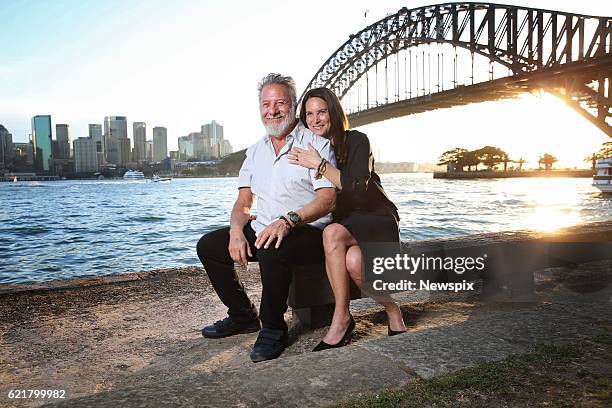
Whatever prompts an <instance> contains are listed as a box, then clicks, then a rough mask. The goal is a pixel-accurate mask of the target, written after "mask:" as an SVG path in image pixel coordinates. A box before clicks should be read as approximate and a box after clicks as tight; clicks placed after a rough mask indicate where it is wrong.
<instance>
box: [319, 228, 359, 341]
mask: <svg viewBox="0 0 612 408" xmlns="http://www.w3.org/2000/svg"><path fill="white" fill-rule="evenodd" d="M356 244H357V241H355V238H353V236H352V235H351V233H350V232H349V231H348V230H347V229H346V228H345V227H344V226H343V225H341V224H330V225H328V226H327V227H325V229H324V230H323V247H324V249H325V270H326V271H327V278H328V279H329V284H330V285H331V288H332V291H333V292H334V299H335V302H336V305H335V307H334V316H333V318H332V322H331V325H330V326H329V330H328V331H327V334H326V335H325V337H324V338H323V341H324V342H325V343H327V344H337V343H338V342H339V341H340V340H342V336H344V333H345V332H346V329H347V328H348V326H349V324H350V322H351V320H350V319H351V318H350V313H349V289H350V286H349V285H350V282H349V274H348V272H347V270H346V251H347V249H348V248H349V247H350V246H352V245H356Z"/></svg>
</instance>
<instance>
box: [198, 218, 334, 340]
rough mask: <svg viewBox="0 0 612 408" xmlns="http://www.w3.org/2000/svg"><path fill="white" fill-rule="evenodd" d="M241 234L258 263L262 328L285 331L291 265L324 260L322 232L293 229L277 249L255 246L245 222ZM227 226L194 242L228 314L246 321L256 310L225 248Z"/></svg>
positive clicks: (253, 236) (310, 227) (227, 235)
mask: <svg viewBox="0 0 612 408" xmlns="http://www.w3.org/2000/svg"><path fill="white" fill-rule="evenodd" d="M243 231H244V235H245V237H246V239H247V241H248V243H249V246H250V247H251V253H252V254H253V257H252V258H250V257H249V261H258V262H259V271H260V273H261V285H262V293H261V305H260V308H259V310H260V316H259V318H260V320H261V323H262V326H263V327H267V328H271V329H281V330H285V331H286V330H287V323H286V322H285V319H284V316H283V315H284V314H285V312H286V311H287V296H288V294H289V285H290V284H291V277H292V276H291V266H292V265H309V264H316V263H321V262H324V260H325V254H324V253H323V237H322V231H321V230H320V229H318V228H315V227H312V226H310V225H302V226H299V227H297V228H294V229H293V230H292V231H291V232H290V233H289V235H287V236H286V237H285V238H284V240H283V242H282V243H281V246H280V248H278V249H276V248H274V245H275V243H273V244H271V245H270V247H269V248H268V249H264V248H263V247H262V248H261V249H257V248H255V245H254V244H255V239H256V237H255V231H254V230H253V228H251V222H250V221H249V222H248V223H247V224H246V225H245V227H244V230H243ZM228 247H229V227H226V228H222V229H219V230H216V231H213V232H210V233H208V234H206V235H204V236H203V237H202V238H200V241H198V246H197V250H198V257H199V258H200V261H201V262H202V265H204V269H206V273H207V274H208V277H209V278H210V282H211V283H212V286H213V288H214V289H215V292H217V295H218V296H219V298H220V299H221V301H222V302H223V304H224V305H225V306H227V308H228V312H227V313H228V315H229V316H230V317H231V318H232V319H233V320H234V321H236V322H240V323H246V322H250V321H253V320H254V319H256V318H257V309H256V308H255V305H253V303H252V302H251V300H250V299H249V297H248V296H247V294H246V292H245V290H244V286H243V285H242V282H240V279H239V278H238V275H237V274H236V270H235V269H234V261H233V260H232V258H231V257H230V254H229V251H228Z"/></svg>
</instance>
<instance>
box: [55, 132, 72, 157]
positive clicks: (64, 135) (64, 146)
mask: <svg viewBox="0 0 612 408" xmlns="http://www.w3.org/2000/svg"><path fill="white" fill-rule="evenodd" d="M55 139H56V140H57V150H58V157H57V158H58V159H65V160H68V159H70V126H68V125H66V124H59V123H58V124H56V125H55Z"/></svg>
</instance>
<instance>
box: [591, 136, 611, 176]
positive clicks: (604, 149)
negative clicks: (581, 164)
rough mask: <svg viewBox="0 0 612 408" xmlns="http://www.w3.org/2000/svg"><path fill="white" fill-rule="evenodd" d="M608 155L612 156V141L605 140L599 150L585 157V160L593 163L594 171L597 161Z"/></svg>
mask: <svg viewBox="0 0 612 408" xmlns="http://www.w3.org/2000/svg"><path fill="white" fill-rule="evenodd" d="M606 157H612V142H604V143H603V144H602V146H601V147H600V148H599V150H598V151H596V152H595V153H592V154H590V155H588V156H587V157H585V158H584V161H585V162H587V163H591V166H592V168H593V171H595V162H596V161H597V160H598V159H604V158H606Z"/></svg>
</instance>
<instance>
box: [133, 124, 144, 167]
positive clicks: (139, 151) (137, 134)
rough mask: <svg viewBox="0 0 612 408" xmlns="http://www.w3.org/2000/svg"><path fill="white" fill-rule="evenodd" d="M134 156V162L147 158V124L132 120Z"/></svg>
mask: <svg viewBox="0 0 612 408" xmlns="http://www.w3.org/2000/svg"><path fill="white" fill-rule="evenodd" d="M132 126H133V129H134V158H133V160H134V161H135V162H141V161H145V160H146V159H147V150H146V146H145V145H146V142H147V124H146V123H145V122H134V123H133V125H132Z"/></svg>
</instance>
